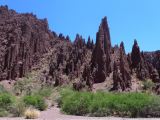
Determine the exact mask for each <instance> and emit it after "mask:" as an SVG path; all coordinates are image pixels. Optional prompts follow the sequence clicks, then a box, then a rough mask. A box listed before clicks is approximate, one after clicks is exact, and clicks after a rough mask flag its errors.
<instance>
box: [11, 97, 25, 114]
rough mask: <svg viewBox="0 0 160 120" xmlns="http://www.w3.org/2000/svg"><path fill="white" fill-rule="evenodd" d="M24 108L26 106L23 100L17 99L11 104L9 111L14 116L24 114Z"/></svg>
mask: <svg viewBox="0 0 160 120" xmlns="http://www.w3.org/2000/svg"><path fill="white" fill-rule="evenodd" d="M25 110H26V106H25V104H24V102H23V100H21V99H17V100H16V102H15V103H14V104H13V105H12V106H11V108H10V110H9V111H10V113H11V114H12V115H13V116H14V117H21V116H23V115H24V112H25Z"/></svg>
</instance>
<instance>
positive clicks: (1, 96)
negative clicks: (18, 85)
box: [0, 92, 15, 117]
mask: <svg viewBox="0 0 160 120" xmlns="http://www.w3.org/2000/svg"><path fill="white" fill-rule="evenodd" d="M14 102H15V98H14V97H13V96H12V95H11V94H9V93H5V92H4V93H0V117H6V116H8V115H9V114H10V112H9V110H10V108H11V107H12V105H13V103H14Z"/></svg>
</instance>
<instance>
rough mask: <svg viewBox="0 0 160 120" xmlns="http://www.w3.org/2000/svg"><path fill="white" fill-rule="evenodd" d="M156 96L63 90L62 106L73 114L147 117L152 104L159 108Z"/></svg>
mask: <svg viewBox="0 0 160 120" xmlns="http://www.w3.org/2000/svg"><path fill="white" fill-rule="evenodd" d="M154 98H155V96H152V95H149V94H145V93H105V92H97V93H89V92H76V91H66V92H65V91H63V92H61V98H60V99H61V100H60V102H61V103H60V106H61V109H62V111H64V112H65V113H67V114H72V115H90V116H119V117H144V116H145V117H146V114H147V113H146V112H145V111H146V110H147V109H149V108H150V106H151V105H152V107H153V108H152V109H154V110H156V109H158V110H159V108H158V107H157V103H159V102H158V101H157V102H155V100H154ZM153 103H155V104H156V105H154V104H153ZM154 110H153V111H154Z"/></svg>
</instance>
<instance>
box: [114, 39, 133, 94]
mask: <svg viewBox="0 0 160 120" xmlns="http://www.w3.org/2000/svg"><path fill="white" fill-rule="evenodd" d="M119 50H120V54H119V58H120V59H119V63H118V62H117V61H114V69H113V88H112V89H111V90H119V91H126V90H129V89H130V88H131V72H130V68H129V64H128V61H127V56H126V54H125V49H124V44H123V42H122V43H121V44H120V49H119Z"/></svg>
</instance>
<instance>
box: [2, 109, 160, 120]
mask: <svg viewBox="0 0 160 120" xmlns="http://www.w3.org/2000/svg"><path fill="white" fill-rule="evenodd" d="M0 120H26V119H24V118H0ZM35 120H160V118H157V119H151V118H148V119H147V118H136V119H129V118H116V117H101V118H98V117H82V116H72V115H64V114H62V113H61V112H60V110H59V108H57V107H54V108H50V109H48V110H47V111H43V112H41V115H40V118H38V119H35Z"/></svg>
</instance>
